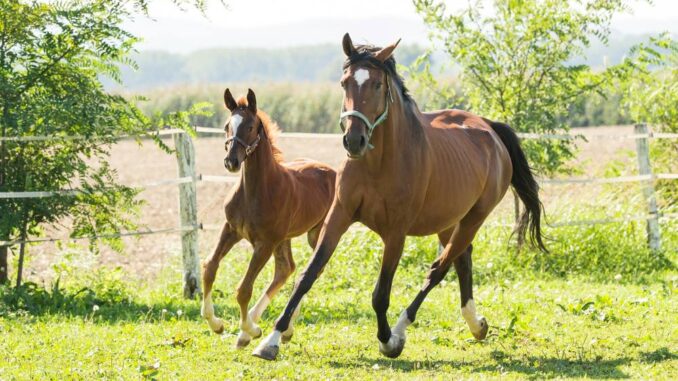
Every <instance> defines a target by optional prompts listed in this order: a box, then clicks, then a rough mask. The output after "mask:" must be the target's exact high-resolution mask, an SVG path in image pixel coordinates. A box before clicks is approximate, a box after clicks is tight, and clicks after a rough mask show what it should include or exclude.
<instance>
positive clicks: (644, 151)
mask: <svg viewBox="0 0 678 381" xmlns="http://www.w3.org/2000/svg"><path fill="white" fill-rule="evenodd" d="M195 130H196V132H198V133H200V134H217V135H223V134H224V132H223V130H221V129H216V128H207V127H196V128H195ZM149 135H154V136H169V135H171V136H172V137H173V139H174V144H175V148H176V159H177V172H178V177H177V178H174V179H165V180H156V181H152V182H148V183H143V184H136V185H132V186H134V187H139V188H144V189H148V188H153V187H159V186H167V185H178V186H179V200H178V202H179V211H180V212H179V221H178V227H170V228H160V229H147V230H140V231H134V232H121V233H117V234H109V235H106V234H105V235H98V236H86V237H65V238H37V239H32V240H26V241H20V240H15V241H0V246H12V245H16V244H19V243H38V242H54V241H61V240H77V239H100V238H113V237H124V236H138V235H148V234H169V233H181V242H182V261H183V269H184V296H185V297H187V298H193V297H195V296H196V295H198V294H199V293H200V291H201V290H200V285H201V281H200V271H199V262H200V261H199V254H198V253H199V250H198V231H199V230H217V229H219V228H220V226H216V225H203V224H202V223H199V222H198V217H197V210H198V205H197V196H196V184H197V182H210V183H235V182H236V181H238V177H236V176H215V175H203V174H197V173H196V172H195V149H194V146H193V142H192V140H191V138H190V136H189V135H188V134H186V133H185V131H183V130H180V129H165V130H160V131H155V132H152V133H149ZM518 135H519V136H520V138H522V139H558V140H574V139H581V138H582V137H581V136H577V135H559V134H547V135H540V134H529V133H528V134H525V133H521V134H518ZM282 136H283V137H285V138H293V139H308V138H314V139H317V138H322V139H340V137H341V135H339V134H310V133H283V134H282ZM95 138H96V137H95ZM119 138H129V137H127V136H121V137H119ZM599 138H601V139H634V140H635V141H636V152H637V154H638V173H639V175H637V176H620V177H613V178H566V179H539V182H540V184H542V185H563V184H612V183H628V182H640V183H642V184H643V188H642V189H643V196H644V198H645V200H646V203H647V210H646V212H645V214H643V215H637V216H625V217H623V218H606V219H601V220H595V221H560V222H556V223H553V224H549V226H551V227H557V226H572V225H591V224H603V223H613V222H626V221H634V220H636V221H637V220H645V221H646V224H647V236H648V244H649V247H650V248H651V249H652V250H659V249H660V248H661V233H660V224H659V222H660V220H661V219H664V220H666V219H676V218H678V214H662V213H661V211H659V210H658V208H657V202H656V196H655V189H654V182H655V181H656V180H677V179H678V174H674V173H659V174H654V173H653V172H652V167H651V163H650V156H649V139H678V134H674V133H652V132H650V131H648V129H647V126H646V125H645V124H638V125H636V126H635V129H634V133H633V134H623V135H610V134H590V135H587V136H586V139H587V140H589V139H599ZM76 139H92V137H85V136H29V137H2V138H0V141H14V142H53V141H59V140H76ZM79 192H81V191H80V190H77V189H64V190H53V191H29V192H3V193H0V199H19V198H42V197H53V196H55V195H60V196H64V195H65V196H68V195H76V194H78V193H79ZM493 226H502V227H510V226H512V224H508V223H495V224H494V225H493Z"/></svg>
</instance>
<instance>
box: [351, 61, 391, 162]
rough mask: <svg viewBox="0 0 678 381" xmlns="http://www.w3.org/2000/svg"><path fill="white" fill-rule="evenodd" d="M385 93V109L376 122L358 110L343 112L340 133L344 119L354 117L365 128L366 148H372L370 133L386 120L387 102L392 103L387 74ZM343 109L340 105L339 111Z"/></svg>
mask: <svg viewBox="0 0 678 381" xmlns="http://www.w3.org/2000/svg"><path fill="white" fill-rule="evenodd" d="M386 93H387V94H388V96H387V97H386V107H384V112H382V113H381V115H379V117H377V120H375V121H374V123H372V122H370V120H369V118H367V116H366V115H365V114H363V113H362V112H360V111H358V110H347V111H343V112H342V113H341V114H340V115H339V126H340V127H341V130H342V131H344V130H345V127H344V119H345V118H347V117H349V116H355V117H357V118H359V119H360V120H362V121H363V122H364V123H365V125H366V126H367V146H368V148H369V149H373V148H374V146H373V145H372V143H370V139H372V133H373V132H374V130H375V129H376V128H377V126H378V125H380V124H381V123H383V122H384V121H385V120H386V118H388V104H389V100H390V101H391V102H393V95H392V94H391V86H390V85H389V80H388V74H387V75H386ZM343 109H344V106H343V105H342V106H341V110H343Z"/></svg>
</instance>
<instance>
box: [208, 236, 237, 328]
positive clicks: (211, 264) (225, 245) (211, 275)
mask: <svg viewBox="0 0 678 381" xmlns="http://www.w3.org/2000/svg"><path fill="white" fill-rule="evenodd" d="M240 239H241V238H240V236H238V234H237V233H236V232H235V231H233V229H232V228H231V225H229V224H228V222H226V223H224V227H223V228H222V229H221V235H220V237H219V243H217V246H216V247H215V248H214V251H213V252H212V255H211V256H210V257H209V258H207V259H206V260H205V261H204V262H203V264H202V289H203V292H204V293H203V298H202V308H201V309H200V314H201V315H202V317H203V318H205V320H207V324H208V325H209V326H210V328H211V329H212V331H214V332H216V333H222V332H223V331H224V322H223V321H222V320H221V319H219V318H217V317H215V316H214V306H213V305H212V285H213V284H214V279H215V277H216V275H217V269H218V268H219V262H220V261H221V260H222V259H223V258H224V256H225V255H226V253H228V251H229V250H231V248H232V247H233V245H235V244H236V243H237V242H238V241H240Z"/></svg>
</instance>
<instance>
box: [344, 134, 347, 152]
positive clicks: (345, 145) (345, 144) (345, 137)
mask: <svg viewBox="0 0 678 381" xmlns="http://www.w3.org/2000/svg"><path fill="white" fill-rule="evenodd" d="M343 142H344V148H346V149H348V136H346V135H344V139H343Z"/></svg>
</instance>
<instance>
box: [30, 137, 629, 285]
mask: <svg viewBox="0 0 678 381" xmlns="http://www.w3.org/2000/svg"><path fill="white" fill-rule="evenodd" d="M572 132H573V133H575V134H582V135H584V136H586V135H589V134H592V133H593V134H602V133H605V134H608V133H609V134H611V135H614V134H628V133H632V132H633V128H632V127H630V126H610V127H597V128H582V129H574V130H573V131H572ZM278 142H279V146H280V148H281V149H282V150H283V152H284V153H285V158H286V159H288V160H289V159H295V158H300V157H304V158H312V159H315V160H319V161H323V162H325V163H328V164H330V165H332V166H334V167H335V168H336V167H338V166H339V164H340V163H341V162H342V161H343V160H344V158H345V154H344V150H343V148H342V146H341V141H340V140H339V139H330V138H308V139H299V138H290V137H284V136H283V137H280V138H279V139H278ZM167 143H168V144H169V145H170V146H171V145H172V141H171V139H168V140H167ZM223 144H224V140H223V138H222V137H201V138H197V139H196V140H195V149H196V154H197V158H196V163H197V172H198V173H200V174H204V175H230V174H229V173H228V172H227V171H226V170H225V169H224V167H223V157H224V148H223V147H224V146H223ZM634 144H635V143H634V141H633V140H630V139H600V138H598V139H591V140H590V141H589V142H584V141H580V142H578V144H577V146H578V148H579V152H578V155H577V158H576V160H575V161H574V162H573V163H572V164H573V165H575V166H577V165H578V166H579V167H580V168H581V169H582V171H581V173H580V174H579V176H585V177H588V176H590V177H600V176H601V175H602V174H603V171H604V169H605V168H606V166H607V165H608V163H609V162H610V161H611V160H617V159H621V160H626V161H629V162H630V161H631V160H632V161H633V162H635V158H634V157H633V156H631V157H629V154H628V153H627V152H629V151H630V150H633V149H634V146H635V145H634ZM110 163H111V165H112V167H113V168H115V169H117V171H118V174H119V178H120V180H121V182H122V183H124V184H140V183H148V182H151V181H154V180H164V179H172V178H175V177H177V165H176V160H175V158H174V156H172V155H168V154H166V153H164V152H162V151H161V150H160V149H158V148H157V147H156V146H155V145H154V144H153V143H152V142H151V141H144V142H143V144H141V145H139V144H137V143H136V142H134V141H121V142H119V143H118V144H116V145H115V146H114V147H113V150H112V155H111V158H110ZM230 186H231V185H230V184H219V183H206V182H200V183H198V185H197V190H198V218H199V221H200V222H202V223H203V224H205V225H215V224H222V223H223V220H224V217H223V207H222V206H223V201H224V197H225V195H226V193H227V191H228V188H229V187H230ZM581 187H584V186H582V185H574V186H546V187H544V192H543V197H544V203H545V205H546V208H547V210H548V209H549V205H550V204H551V203H553V202H556V201H558V200H562V199H563V197H564V195H574V197H582V195H583V193H582V192H581V191H580V190H579V189H580V188H581ZM586 187H589V188H587V189H589V191H588V192H586V194H590V192H592V191H594V190H591V186H590V185H589V186H586ZM141 198H142V199H143V200H144V201H145V205H144V206H143V208H142V211H141V221H139V222H140V224H141V226H142V227H145V228H149V229H162V228H172V227H176V226H178V224H179V221H178V189H177V186H176V185H168V186H163V187H157V188H152V189H149V190H145V191H143V192H142V193H141ZM511 199H512V196H511V195H510V194H509V195H508V197H507V198H506V200H504V202H503V203H502V205H501V206H500V207H499V211H496V212H495V214H497V215H501V214H502V213H503V214H504V217H506V218H510V213H509V214H507V212H509V211H511V210H512V203H511ZM216 234H217V232H216V231H201V233H200V252H201V257H203V258H204V257H205V256H206V255H207V253H209V251H210V249H211V248H212V245H213V244H214V243H215V240H216ZM49 235H50V236H53V237H64V236H66V235H67V232H65V231H59V230H55V229H50V232H49ZM124 241H125V244H126V247H125V252H124V253H123V254H120V253H116V252H113V251H112V250H110V249H107V248H106V247H102V248H101V252H100V253H99V254H98V255H94V256H91V259H90V260H89V261H85V260H83V261H85V262H87V263H83V264H82V265H83V266H85V267H89V266H98V265H111V266H121V267H122V268H123V269H124V270H125V271H126V272H127V273H129V274H131V275H133V276H134V277H138V278H140V279H152V278H153V276H154V274H157V273H158V272H159V271H160V270H161V269H162V268H164V267H166V266H168V265H170V264H171V265H175V264H176V263H177V262H178V259H177V258H179V257H180V236H179V234H178V233H168V234H156V235H147V236H142V237H138V238H133V237H130V238H125V239H124ZM81 244H82V247H83V248H86V243H83V242H82V241H81ZM69 250H70V249H69V248H68V247H67V246H64V245H58V244H55V243H43V244H36V245H33V246H31V247H30V251H29V253H30V254H29V255H30V258H29V261H28V263H27V270H26V273H27V276H28V278H30V279H31V280H34V281H38V282H41V281H45V280H48V279H51V277H52V276H53V271H52V270H51V268H52V265H53V264H55V263H58V262H60V261H62V260H63V258H64V257H65V255H66V253H68V252H69ZM178 270H179V269H177V271H178Z"/></svg>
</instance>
